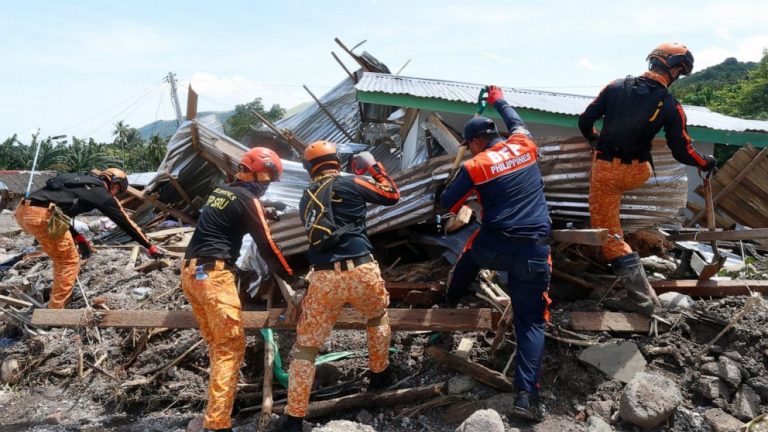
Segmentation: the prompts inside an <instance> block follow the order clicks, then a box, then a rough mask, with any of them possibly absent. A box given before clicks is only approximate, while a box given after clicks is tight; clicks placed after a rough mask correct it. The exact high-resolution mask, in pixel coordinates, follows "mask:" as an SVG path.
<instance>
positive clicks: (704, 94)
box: [669, 57, 757, 106]
mask: <svg viewBox="0 0 768 432" xmlns="http://www.w3.org/2000/svg"><path fill="white" fill-rule="evenodd" d="M755 68H757V63H755V62H740V61H738V60H736V59H735V58H733V57H730V58H727V59H725V60H724V61H723V62H722V63H720V64H718V65H715V66H710V67H708V68H706V69H703V70H701V71H699V72H695V73H693V74H692V75H690V76H687V77H683V78H680V79H679V80H677V82H675V83H674V84H672V86H671V87H670V88H669V90H670V92H671V93H672V94H673V95H675V97H676V98H677V99H678V100H680V102H682V103H684V104H687V105H700V106H708V105H709V104H710V102H711V101H712V99H713V97H714V93H715V92H716V91H717V90H720V89H722V88H724V87H726V86H729V85H732V84H734V83H736V82H738V81H740V80H743V79H744V78H745V77H746V76H747V73H749V71H751V70H753V69H755Z"/></svg>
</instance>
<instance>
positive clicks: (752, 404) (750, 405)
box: [731, 385, 760, 421]
mask: <svg viewBox="0 0 768 432" xmlns="http://www.w3.org/2000/svg"><path fill="white" fill-rule="evenodd" d="M731 405H732V414H733V416H734V417H736V418H738V419H739V420H744V421H749V420H752V419H753V418H755V417H757V415H758V414H760V396H758V395H757V393H755V391H754V390H752V388H750V387H749V386H748V385H743V386H741V388H739V391H738V392H736V396H734V398H733V402H732V403H731Z"/></svg>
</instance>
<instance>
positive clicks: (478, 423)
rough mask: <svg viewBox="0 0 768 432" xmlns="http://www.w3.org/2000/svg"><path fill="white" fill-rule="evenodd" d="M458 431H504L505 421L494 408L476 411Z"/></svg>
mask: <svg viewBox="0 0 768 432" xmlns="http://www.w3.org/2000/svg"><path fill="white" fill-rule="evenodd" d="M456 432H504V422H503V421H502V420H501V416H500V415H499V413H497V412H496V411H494V410H492V409H484V410H480V411H475V413H474V414H472V415H471V416H469V418H468V419H466V420H464V422H463V423H462V424H460V425H459V427H457V428H456Z"/></svg>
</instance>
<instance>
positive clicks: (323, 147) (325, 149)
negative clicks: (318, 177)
mask: <svg viewBox="0 0 768 432" xmlns="http://www.w3.org/2000/svg"><path fill="white" fill-rule="evenodd" d="M303 164H304V169H306V170H307V171H308V172H309V174H310V175H313V174H314V173H315V171H317V169H318V168H320V167H321V166H324V165H330V164H333V165H335V168H337V169H338V168H339V166H340V163H339V155H338V154H337V153H336V144H334V143H332V142H330V141H315V142H313V143H312V144H310V145H308V146H307V148H306V150H304V161H303ZM329 168H330V167H329Z"/></svg>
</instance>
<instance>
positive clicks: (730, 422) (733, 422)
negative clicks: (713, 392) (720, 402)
mask: <svg viewBox="0 0 768 432" xmlns="http://www.w3.org/2000/svg"><path fill="white" fill-rule="evenodd" d="M704 419H705V420H706V421H707V423H709V425H710V426H711V427H712V430H713V431H714V432H739V429H741V425H742V424H743V423H742V422H740V421H739V420H738V419H737V418H736V417H733V416H732V415H730V414H728V413H727V412H725V411H723V410H721V409H720V408H712V409H710V410H707V411H706V412H704Z"/></svg>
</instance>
